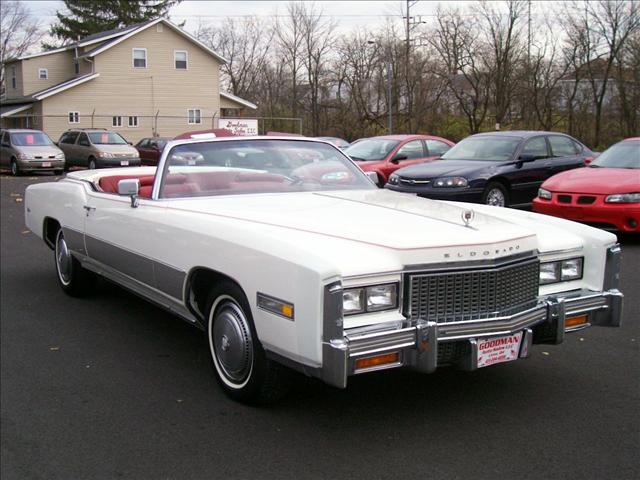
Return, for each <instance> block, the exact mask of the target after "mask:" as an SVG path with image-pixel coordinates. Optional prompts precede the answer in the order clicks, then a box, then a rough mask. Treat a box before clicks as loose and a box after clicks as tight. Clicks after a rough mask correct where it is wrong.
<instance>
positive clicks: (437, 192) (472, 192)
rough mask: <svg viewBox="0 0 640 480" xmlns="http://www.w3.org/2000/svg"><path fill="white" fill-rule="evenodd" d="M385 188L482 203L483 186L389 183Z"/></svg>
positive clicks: (426, 196)
mask: <svg viewBox="0 0 640 480" xmlns="http://www.w3.org/2000/svg"><path fill="white" fill-rule="evenodd" d="M385 188H387V189H389V190H393V191H395V192H403V193H414V194H416V195H418V196H419V197H424V198H430V199H432V200H445V201H451V202H470V203H482V193H483V192H484V190H483V189H482V188H468V187H463V188H433V187H424V186H410V185H399V184H390V183H387V184H386V185H385Z"/></svg>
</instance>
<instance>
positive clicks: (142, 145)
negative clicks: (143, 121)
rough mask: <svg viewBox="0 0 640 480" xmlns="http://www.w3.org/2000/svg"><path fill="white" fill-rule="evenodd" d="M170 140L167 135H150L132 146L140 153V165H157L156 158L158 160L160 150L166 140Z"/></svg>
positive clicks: (160, 153) (162, 148)
mask: <svg viewBox="0 0 640 480" xmlns="http://www.w3.org/2000/svg"><path fill="white" fill-rule="evenodd" d="M169 140H171V138H168V137H150V138H143V139H142V140H140V141H139V142H138V143H136V144H135V145H134V146H135V148H136V150H138V153H139V154H140V162H141V164H142V165H153V166H154V167H155V166H156V165H158V160H160V155H162V150H164V147H165V145H166V144H167V142H168V141H169Z"/></svg>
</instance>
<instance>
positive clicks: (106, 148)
mask: <svg viewBox="0 0 640 480" xmlns="http://www.w3.org/2000/svg"><path fill="white" fill-rule="evenodd" d="M94 146H95V147H96V148H97V149H98V150H100V151H101V152H108V153H128V154H129V155H131V156H133V157H137V156H138V150H136V149H135V148H133V147H132V146H131V145H94Z"/></svg>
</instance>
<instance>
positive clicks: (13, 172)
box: [11, 158, 22, 177]
mask: <svg viewBox="0 0 640 480" xmlns="http://www.w3.org/2000/svg"><path fill="white" fill-rule="evenodd" d="M21 174H22V172H21V171H20V167H19V166H18V162H17V160H16V159H15V158H12V159H11V175H13V176H14V177H17V176H19V175H21Z"/></svg>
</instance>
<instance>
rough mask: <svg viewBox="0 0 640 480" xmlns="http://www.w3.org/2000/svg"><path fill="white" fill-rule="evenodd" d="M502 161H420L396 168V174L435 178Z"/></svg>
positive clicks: (487, 166) (495, 165)
mask: <svg viewBox="0 0 640 480" xmlns="http://www.w3.org/2000/svg"><path fill="white" fill-rule="evenodd" d="M501 164H502V163H501V162H482V161H478V160H433V161H431V162H428V163H419V164H417V165H410V166H408V167H404V168H401V169H399V170H396V172H395V173H396V174H397V175H400V176H401V177H403V178H416V179H421V178H435V177H443V176H456V175H469V173H470V172H477V171H480V170H484V169H487V168H489V169H491V168H495V167H497V166H498V165H501Z"/></svg>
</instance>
